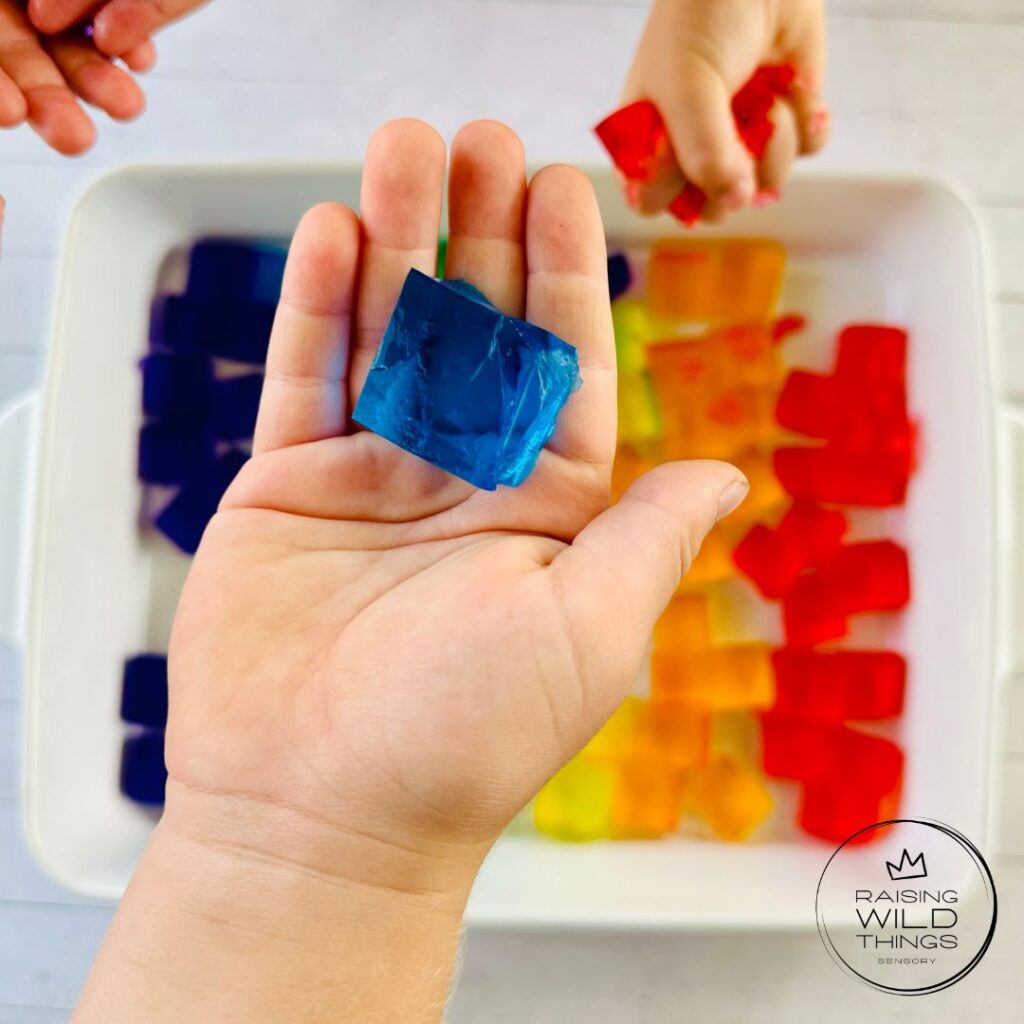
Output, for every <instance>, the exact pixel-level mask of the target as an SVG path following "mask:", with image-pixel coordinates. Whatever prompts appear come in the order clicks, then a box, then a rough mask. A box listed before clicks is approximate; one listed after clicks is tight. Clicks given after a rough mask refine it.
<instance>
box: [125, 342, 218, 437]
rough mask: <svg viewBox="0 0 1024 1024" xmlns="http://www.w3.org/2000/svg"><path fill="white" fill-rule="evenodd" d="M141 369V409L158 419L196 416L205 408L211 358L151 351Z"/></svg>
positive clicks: (181, 418) (179, 418)
mask: <svg viewBox="0 0 1024 1024" xmlns="http://www.w3.org/2000/svg"><path fill="white" fill-rule="evenodd" d="M139 366H140V369H141V370H142V411H143V412H144V413H145V414H146V415H147V416H154V417H156V418H157V419H161V420H184V421H188V420H193V421H194V420H196V419H198V418H200V417H202V416H203V415H204V414H205V412H206V406H207V402H208V401H209V387H210V379H211V367H210V360H209V358H208V357H207V356H204V355H201V354H200V353H196V352H193V353H183V354H179V353H175V352H151V353H150V354H149V355H148V356H146V357H145V358H143V359H142V361H141V362H140V363H139Z"/></svg>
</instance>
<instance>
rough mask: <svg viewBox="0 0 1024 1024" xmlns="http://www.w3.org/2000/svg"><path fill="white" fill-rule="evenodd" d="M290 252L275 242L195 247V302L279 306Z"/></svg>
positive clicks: (191, 276)
mask: <svg viewBox="0 0 1024 1024" xmlns="http://www.w3.org/2000/svg"><path fill="white" fill-rule="evenodd" d="M287 256H288V248H287V246H285V245H280V244H277V243H274V242H260V241H254V240H246V239H232V238H205V239H202V240H201V241H198V242H196V244H195V245H193V246H192V252H191V253H190V255H189V267H188V287H187V289H186V291H187V292H188V294H189V295H191V296H194V297H196V298H205V299H228V300H237V299H241V300H248V301H251V302H261V303H262V302H269V303H271V304H273V303H276V302H277V300H278V298H279V297H280V295H281V279H282V278H283V276H284V265H285V260H286V258H287Z"/></svg>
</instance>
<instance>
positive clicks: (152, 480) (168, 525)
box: [121, 238, 287, 805]
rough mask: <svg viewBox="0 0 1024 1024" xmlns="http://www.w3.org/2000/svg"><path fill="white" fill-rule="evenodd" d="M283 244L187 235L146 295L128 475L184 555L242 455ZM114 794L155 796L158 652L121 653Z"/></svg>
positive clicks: (161, 670)
mask: <svg viewBox="0 0 1024 1024" xmlns="http://www.w3.org/2000/svg"><path fill="white" fill-rule="evenodd" d="M286 255H287V248H286V247H285V246H284V245H282V244H278V243H274V242H263V241H260V240H259V239H241V238H239V239H229V238H206V239H199V240H198V241H196V242H195V244H194V245H192V247H191V248H190V249H189V252H188V257H187V272H186V277H185V287H184V290H183V291H180V292H178V291H167V292H165V291H162V292H161V293H160V294H158V295H157V297H156V298H155V300H154V302H153V310H152V316H151V319H150V330H149V351H148V352H147V354H146V355H145V356H144V357H143V358H142V360H141V362H140V364H139V368H140V371H141V404H142V426H141V427H140V429H139V463H138V470H139V480H140V481H141V483H142V485H143V500H142V506H143V527H144V528H145V529H147V530H149V529H152V530H155V531H157V532H158V533H160V534H162V535H163V536H164V537H165V538H166V539H167V540H168V541H170V543H171V544H173V545H174V546H175V547H176V548H177V549H179V550H180V551H182V552H183V553H185V554H187V555H191V554H194V553H195V550H196V548H197V547H198V546H199V541H200V538H201V537H202V535H203V531H204V530H205V529H206V524H207V523H208V522H209V520H210V519H211V518H212V516H213V514H214V513H215V512H216V511H217V505H218V504H219V503H220V499H221V497H222V496H223V494H224V492H225V491H226V490H227V488H228V485H229V484H230V483H231V481H232V480H233V479H234V477H235V474H236V473H237V472H238V471H239V469H241V467H242V466H243V465H244V464H245V462H246V460H247V459H248V457H249V448H250V443H251V440H252V435H253V430H254V429H255V425H256V411H257V409H258V407H259V399H260V392H261V390H262V387H263V364H264V362H265V361H266V355H267V346H268V344H269V341H270V329H271V326H272V324H273V320H274V312H275V310H276V308H277V300H278V297H279V295H280V292H281V280H282V278H283V276H284V264H285V257H286ZM121 718H122V720H123V721H124V722H125V723H126V725H127V732H126V735H125V738H124V743H123V747H122V752H121V791H122V792H123V793H124V795H125V796H127V797H128V798H129V799H131V800H134V801H136V802H137V803H143V804H154V805H159V804H162V803H163V799H164V783H165V780H166V777H167V772H166V769H165V767H164V755H163V748H164V727H165V725H166V722H167V658H166V656H165V655H164V654H163V653H162V652H145V653H141V654H134V655H132V656H130V657H129V658H127V659H126V661H125V666H124V676H123V682H122V695H121Z"/></svg>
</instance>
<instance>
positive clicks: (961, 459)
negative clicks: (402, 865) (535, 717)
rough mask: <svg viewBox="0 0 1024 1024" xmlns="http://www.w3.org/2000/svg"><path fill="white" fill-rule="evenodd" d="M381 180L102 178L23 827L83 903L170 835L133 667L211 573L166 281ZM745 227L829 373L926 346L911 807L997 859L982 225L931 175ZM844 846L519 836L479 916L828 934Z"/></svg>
mask: <svg viewBox="0 0 1024 1024" xmlns="http://www.w3.org/2000/svg"><path fill="white" fill-rule="evenodd" d="M358 175H359V172H358V169H357V168H355V167H351V166H349V167H345V166H337V167H335V166H315V167H310V166H308V165H291V166H289V165H282V166H262V167H252V166H245V167H236V168H231V167H223V166H211V167H138V168H129V169H124V170H119V171H116V172H114V173H111V174H108V175H107V176H105V177H104V178H102V179H100V180H99V181H98V182H97V183H96V184H95V185H93V186H92V187H91V188H90V189H89V190H88V191H87V192H86V193H85V194H84V195H83V196H82V198H81V199H80V200H79V202H78V204H77V206H76V208H75V210H74V212H73V214H72V217H71V220H70V224H69V228H68V233H67V238H66V242H65V247H64V255H63V265H62V270H61V278H60V287H59V292H58V298H57V310H56V319H55V326H54V337H53V343H52V347H51V354H50V360H51V361H50V368H49V374H48V377H47V381H46V385H45V389H44V396H43V409H42V415H41V424H40V428H39V436H38V444H37V462H36V465H37V476H38V487H37V489H36V491H35V498H34V503H33V510H32V512H31V514H30V515H29V516H28V517H27V518H28V519H29V521H30V523H31V526H32V530H31V533H32V535H33V540H32V546H31V558H30V562H29V566H28V571H27V573H26V576H27V577H28V579H29V584H30V594H31V597H30V602H29V609H28V628H27V635H26V638H25V639H26V647H27V700H26V708H27V718H26V761H25V821H26V829H27V833H28V837H29V841H30V843H31V846H32V849H33V850H34V852H35V854H36V856H37V858H38V859H39V861H40V862H41V864H42V865H43V866H44V867H45V868H46V870H47V871H48V872H50V873H51V874H52V875H53V876H54V877H55V878H57V879H59V880H60V881H61V882H63V883H64V884H66V885H68V886H69V887H71V888H73V889H75V890H78V891H79V892H82V893H84V894H88V895H91V896H95V897H110V898H113V897H116V896H118V895H119V893H120V892H121V890H122V889H123V887H124V885H125V882H126V881H127V879H128V876H129V874H130V872H131V870H132V867H133V865H134V863H135V861H136V859H137V857H138V855H139V853H140V851H141V850H142V847H143V846H144V844H145V842H146V840H147V838H148V836H149V833H150V831H151V829H152V826H153V818H152V817H151V816H150V815H148V814H146V813H145V812H143V811H141V810H139V809H138V808H137V807H134V806H133V805H131V804H130V803H128V802H127V801H125V800H123V799H122V798H121V797H120V796H119V794H118V790H117V772H118V757H119V750H120V739H121V735H122V726H121V723H120V722H119V720H118V699H119V684H120V671H121V665H122V662H123V659H124V657H125V656H126V655H127V654H129V653H132V652H135V651H138V650H140V649H144V648H157V649H159V648H161V647H163V646H164V645H165V644H166V641H167V636H168V632H169V626H170V621H171V617H172V615H173V609H174V604H175V601H176V598H177V593H178V589H179V587H180V584H181V581H182V579H183V576H184V573H185V571H186V569H187V562H186V560H185V559H184V558H182V557H181V556H179V555H177V554H176V553H175V552H174V551H172V550H171V548H170V547H169V546H168V545H166V544H165V543H164V542H163V541H162V540H161V539H160V538H158V537H155V536H153V535H151V534H148V533H145V534H144V533H141V532H140V531H139V530H138V528H137V516H138V510H139V487H138V484H137V482H136V479H135V457H136V452H135V437H136V430H137V426H138V420H139V389H138V380H137V370H136V360H137V358H138V356H139V355H140V354H141V353H142V352H143V350H144V348H145V345H146V336H147V321H148V316H149V299H150V296H151V295H152V293H153V289H154V284H155V282H156V280H157V277H158V274H159V273H160V271H161V266H162V264H163V262H164V260H165V257H166V255H167V253H168V252H169V251H170V250H172V249H174V248H175V247H179V246H183V245H186V244H188V242H189V241H190V240H191V239H193V238H194V237H196V236H199V235H204V234H241V235H260V236H285V235H288V234H290V233H291V231H292V229H293V228H294V226H295V224H296V223H297V221H298V219H299V217H300V215H301V213H302V212H303V211H304V210H305V209H306V208H307V207H308V206H310V205H312V204H313V203H314V202H317V201H320V200H323V199H329V198H330V199H338V200H341V201H344V202H347V203H350V204H353V205H355V204H356V203H357V201H358ZM593 179H594V183H595V187H596V188H597V192H598V196H599V200H600V203H601V206H602V210H603V212H604V215H605V222H606V226H607V230H608V234H609V237H611V238H613V239H616V240H624V241H632V242H635V241H643V240H644V239H648V238H654V237H661V236H664V235H666V234H672V233H674V232H675V231H676V230H677V229H676V228H675V226H674V225H673V224H672V223H671V222H670V221H669V220H667V219H659V220H653V221H640V220H638V219H637V218H635V217H633V216H632V215H631V214H630V213H629V211H628V210H627V209H626V207H625V206H624V204H623V203H622V201H621V200H620V198H619V196H618V193H617V190H616V189H615V187H614V184H613V182H612V180H611V177H610V175H608V174H606V173H603V172H597V173H595V174H594V175H593ZM723 233H724V234H748V235H751V234H756V235H766V236H773V237H776V238H778V239H780V240H781V241H782V242H783V243H784V244H785V245H786V246H787V248H788V250H789V253H790V261H791V262H790V272H789V275H788V279H787V285H786V290H785V296H784V303H783V304H784V306H785V307H786V308H793V309H798V310H799V311H801V312H803V313H805V314H807V315H809V317H810V318H811V321H812V323H813V325H814V326H813V330H812V331H810V332H808V335H807V340H806V341H804V342H802V343H801V344H802V345H803V351H801V352H800V353H799V356H800V361H802V362H807V363H810V364H814V363H815V362H818V363H819V364H820V363H822V362H823V361H824V360H826V359H827V355H826V353H827V352H828V351H829V349H828V348H826V345H825V342H826V341H827V340H830V339H831V336H832V334H833V333H834V330H835V329H836V328H838V327H839V326H840V325H841V324H843V323H845V322H848V321H851V320H864V319H884V320H889V321H895V322H899V323H902V324H905V325H907V326H908V327H909V328H910V329H911V331H912V338H913V340H912V344H911V349H910V352H911V357H910V358H911V365H910V389H911V402H912V406H913V409H914V411H915V412H916V414H917V415H918V416H919V417H920V418H921V419H922V421H923V422H924V441H925V444H924V450H923V457H922V460H921V466H920V471H919V473H918V476H917V477H916V479H915V481H914V483H913V485H912V490H911V495H910V500H909V503H908V505H907V507H906V508H905V509H903V510H900V511H899V512H898V513H893V514H890V515H888V516H887V517H886V524H885V528H886V532H891V533H895V534H896V535H898V536H899V537H901V538H902V539H903V540H904V542H905V543H906V544H907V546H908V548H909V549H910V553H911V558H912V564H913V572H914V585H915V598H914V602H913V605H912V607H911V609H910V610H909V612H908V613H907V614H906V615H905V616H904V617H903V618H902V620H901V621H900V624H899V627H898V630H897V633H896V635H895V636H893V637H890V640H891V642H892V643H893V644H894V645H895V646H897V647H899V648H901V649H903V650H905V651H906V652H907V653H908V655H909V658H910V663H911V681H910V689H909V703H908V709H907V712H906V716H905V719H904V721H903V723H902V726H901V730H900V732H901V738H902V741H903V742H904V744H905V746H906V748H907V750H908V751H909V756H908V766H907V772H908V774H907V779H906V785H905V790H904V798H903V811H904V812H906V813H907V814H911V815H915V816H928V817H933V818H938V819H940V820H943V821H947V822H949V823H950V824H952V825H954V826H955V827H957V828H958V829H960V830H962V831H963V832H965V833H966V834H968V835H969V836H971V837H972V838H975V839H977V840H978V841H983V840H984V836H985V808H986V804H987V779H986V774H987V764H988V749H987V741H988V726H989V717H990V715H989V695H990V691H991V684H992V664H993V643H994V640H993V636H992V629H993V621H994V609H993V595H994V592H995V585H994V572H995V560H994V550H993V548H994V538H995V524H994V518H995V510H994V497H993V480H992V464H993V458H992V443H991V438H990V413H991V408H990V406H991V399H990V394H989V388H988V380H987V366H988V353H987V348H986V334H985V324H984V294H985V291H984V285H983V271H982V266H981V255H980V245H979V241H978V234H977V231H976V228H975V224H974V221H973V218H972V216H971V214H970V211H969V209H968V208H967V207H966V205H965V204H964V203H963V202H961V201H960V200H959V199H958V198H957V197H956V196H955V195H954V194H953V193H951V192H949V191H948V190H946V189H945V188H943V187H942V186H939V185H936V184H934V183H930V182H927V181H922V180H895V179H888V178H848V179H847V178H831V177H830V178H804V179H800V180H797V181H794V182H793V183H792V185H791V186H790V187H789V189H788V190H787V198H786V201H785V202H784V203H782V204H781V205H779V206H777V207H775V208H772V209H770V210H765V211H758V212H756V213H750V214H745V215H743V216H741V217H738V218H736V219H735V220H734V221H733V222H731V223H730V224H729V226H728V227H727V228H726V229H725V230H724V232H723ZM29 411H30V407H29V406H26V407H25V408H24V409H22V411H21V418H20V421H21V422H22V424H24V423H25V422H26V417H27V415H28V412H29ZM0 604H2V602H0ZM7 618H8V619H10V618H11V616H10V615H8V616H7ZM829 852H830V851H829V850H828V849H827V848H826V847H825V846H823V845H822V844H819V843H816V842H813V841H811V840H807V839H803V838H800V837H797V836H795V835H788V834H787V835H782V834H780V835H778V836H775V837H771V836H769V837H768V838H767V839H765V840H763V841H760V842H757V843H752V844H749V845H744V846H724V845H721V844H718V843H707V842H701V841H698V840H692V839H683V838H674V839H669V840H665V841H662V842H646V843H595V844H590V845H585V846H575V845H562V844H558V843H553V842H549V841H547V840H543V839H536V838H532V837H526V836H516V837H508V838H506V839H504V840H502V842H501V843H499V844H498V846H497V848H496V849H495V851H494V853H493V854H492V856H491V857H490V858H489V860H488V862H487V864H486V865H485V867H484V870H483V872H482V874H481V876H480V879H479V882H478V884H477V886H476V889H475V891H474V894H473V898H472V900H471V903H470V906H469V910H468V920H469V922H470V923H476V924H487V925H524V926H529V925H568V926H609V927H613V926H618V927H624V926H633V927H644V928H675V927H746V928H750V927H799V926H808V927H810V926H813V922H814V912H813V897H814V889H815V884H816V882H817V878H818V876H819V874H820V872H821V869H822V866H823V865H824V862H825V860H826V859H827V856H828V854H829Z"/></svg>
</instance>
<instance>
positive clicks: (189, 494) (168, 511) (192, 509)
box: [153, 448, 249, 555]
mask: <svg viewBox="0 0 1024 1024" xmlns="http://www.w3.org/2000/svg"><path fill="white" fill-rule="evenodd" d="M248 457H249V456H248V455H246V454H245V452H240V451H238V450H237V449H234V448H233V449H231V450H230V451H228V452H225V453H224V454H223V455H222V456H220V458H219V459H217V461H216V462H215V463H214V465H213V466H211V467H210V469H209V470H208V471H207V472H206V473H204V474H203V475H202V476H200V477H198V478H197V479H195V480H193V481H192V482H191V483H190V484H188V485H187V486H185V487H183V488H182V489H181V491H179V492H178V494H177V495H176V496H175V497H174V499H173V500H172V501H171V503H170V504H169V505H168V506H167V507H166V508H165V509H164V510H163V511H162V512H161V513H160V515H158V516H157V517H156V521H155V522H154V524H153V525H154V526H156V528H157V529H158V530H159V531H160V532H161V533H163V534H164V536H165V537H167V539H168V540H170V541H171V542H172V543H173V544H176V545H177V546H178V547H179V548H181V550H182V551H184V552H186V554H189V555H194V554H195V553H196V549H197V548H198V547H199V541H200V540H202V537H203V531H204V530H205V529H206V524H207V523H208V522H209V521H210V520H211V519H212V518H213V515H214V513H215V512H216V511H217V506H218V505H219V504H220V499H221V498H222V497H223V496H224V492H225V491H226V490H227V489H228V487H229V486H230V484H231V481H232V480H234V478H235V475H236V474H237V473H238V471H239V470H240V469H241V468H242V466H244V465H245V463H246V460H247V459H248Z"/></svg>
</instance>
